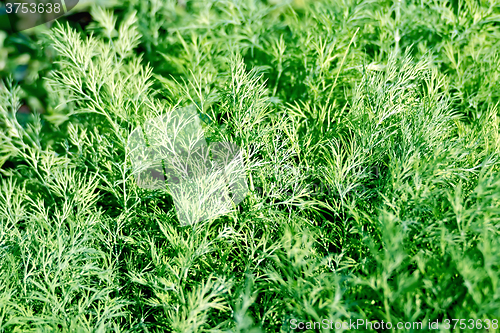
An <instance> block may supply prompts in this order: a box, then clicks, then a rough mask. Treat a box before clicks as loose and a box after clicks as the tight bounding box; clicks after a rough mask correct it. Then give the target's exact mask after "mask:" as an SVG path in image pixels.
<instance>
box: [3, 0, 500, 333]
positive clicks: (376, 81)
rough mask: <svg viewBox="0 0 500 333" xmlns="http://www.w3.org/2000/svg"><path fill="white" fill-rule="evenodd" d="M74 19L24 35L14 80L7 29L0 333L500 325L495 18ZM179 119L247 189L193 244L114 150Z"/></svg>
mask: <svg viewBox="0 0 500 333" xmlns="http://www.w3.org/2000/svg"><path fill="white" fill-rule="evenodd" d="M91 14H92V17H93V20H94V21H93V22H92V23H91V24H90V25H89V26H87V27H86V28H85V29H81V28H80V29H76V28H74V27H72V26H70V25H69V24H55V25H54V26H53V27H52V28H51V29H45V28H39V30H37V31H35V36H34V37H32V38H33V39H36V40H37V41H36V43H39V45H40V46H43V50H44V52H45V51H46V54H45V55H41V54H39V57H46V58H43V59H44V60H43V61H42V60H41V61H40V63H46V64H47V65H46V66H45V65H43V66H42V65H40V66H41V67H40V68H42V67H43V70H39V71H38V70H36V69H34V70H33V72H32V73H40V75H39V76H37V75H38V74H33V75H32V79H33V80H31V81H30V80H21V79H20V78H19V77H16V75H15V71H16V70H17V69H16V68H17V67H18V65H19V64H21V63H23V64H24V63H25V62H26V59H24V60H23V58H22V57H23V56H22V55H16V56H14V57H12V54H15V50H14V49H13V46H9V45H11V44H12V43H14V42H15V39H14V37H13V36H8V37H5V36H4V35H3V34H1V33H0V73H1V75H2V80H1V81H0V126H1V128H2V131H1V132H0V167H1V168H0V172H1V178H0V188H1V189H0V332H3V331H5V332H21V331H22V332H25V331H37V332H38V331H43V332H45V331H54V332H60V331H63V332H87V331H98V332H107V331H134V332H135V331H140V332H164V331H169V332H204V331H210V332H268V331H270V332H275V331H282V332H289V331H292V325H291V321H292V320H293V319H296V320H298V321H302V322H313V321H316V322H317V321H321V320H324V319H327V320H333V321H349V320H357V319H364V320H368V321H378V322H380V321H382V320H384V321H385V322H387V321H390V322H392V323H393V325H395V324H396V323H397V322H417V321H418V322H422V323H424V327H428V323H429V322H434V321H436V320H439V321H440V322H442V321H443V320H445V319H456V318H458V319H460V318H465V319H467V320H468V319H474V320H479V319H480V320H485V319H489V320H493V319H500V284H499V265H500V231H499V228H500V160H499V157H500V156H499V153H500V132H499V130H500V128H499V125H500V118H499V111H498V103H499V89H498V88H497V82H498V79H499V71H500V57H499V53H498V45H499V41H500V25H499V21H500V6H499V5H498V4H497V3H496V2H495V1H468V0H466V1H453V2H451V3H449V2H446V1H439V0H436V1H432V2H421V1H395V2H390V1H308V0H302V1H298V0H297V1H288V2H279V1H271V0H269V1H257V0H250V1H233V0H231V1H209V2H207V1H189V2H183V1H178V2H177V1H169V0H144V1H137V0H127V1H124V2H122V3H120V4H116V6H115V7H113V8H110V9H107V10H106V9H103V8H100V7H96V6H94V7H92V10H91ZM6 41H9V43H11V44H9V45H7V44H5V43H6ZM28 44H29V43H28ZM33 52H34V51H33ZM40 52H41V51H40ZM52 57H53V60H54V61H52ZM23 61H24V62H23ZM35 81H36V82H38V83H36V84H35V83H34V82H35ZM33 85H36V86H37V87H38V89H39V90H41V91H43V94H42V95H43V96H45V97H39V96H38V97H37V96H35V94H32V90H33V89H32V87H33ZM34 99H37V100H38V103H39V104H40V105H41V108H40V110H44V112H34V111H36V108H34V107H31V110H32V111H33V112H31V114H30V115H29V117H25V118H22V117H21V115H20V112H17V111H18V110H19V108H20V107H21V106H22V105H24V104H26V101H31V102H30V103H31V105H34V104H36V103H35V102H34ZM28 104H29V103H28ZM184 106H193V107H196V109H197V112H198V113H199V116H200V118H201V120H202V121H203V129H204V132H205V137H206V138H207V141H208V142H218V141H230V142H235V143H237V144H238V146H239V147H240V148H241V149H242V151H243V157H244V160H245V164H246V167H247V182H248V186H249V189H250V190H249V193H248V194H247V196H246V198H245V200H244V201H243V202H242V203H241V204H240V205H239V206H237V207H233V209H232V210H231V211H230V212H229V213H228V214H226V215H224V216H219V217H217V218H212V219H209V220H206V221H203V222H201V223H197V224H194V225H192V226H181V224H180V223H179V221H178V219H177V217H176V212H175V207H174V203H173V200H172V197H171V195H170V193H169V190H168V189H167V190H147V189H144V188H140V187H139V186H138V185H137V183H136V180H135V177H134V172H136V170H134V168H133V165H132V162H131V158H130V151H129V149H128V147H127V139H128V137H129V135H130V133H132V131H133V130H134V129H135V128H137V126H139V125H142V124H143V123H144V122H145V121H147V120H148V119H152V118H154V117H157V116H159V115H164V114H167V113H169V112H172V110H173V109H174V108H178V107H184ZM468 324H469V323H468ZM322 331H325V332H327V331H329V330H328V329H322ZM373 331H375V330H373ZM393 331H396V329H395V328H394V329H393ZM441 331H443V332H444V331H451V330H450V329H446V328H442V329H441ZM471 331H475V330H471ZM489 332H498V327H497V328H494V327H493V328H490V330H489Z"/></svg>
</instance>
